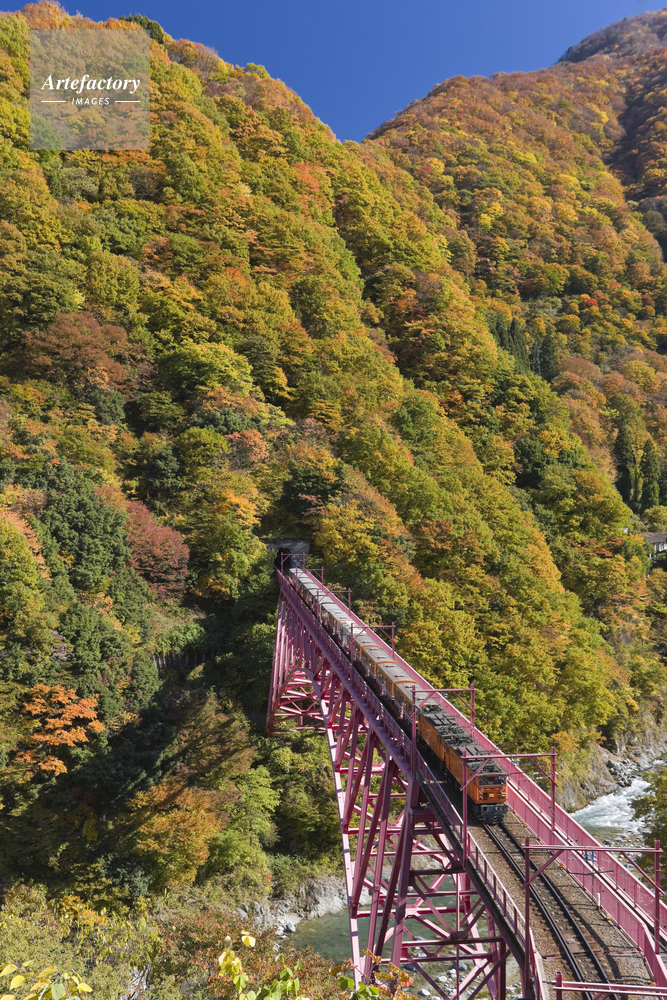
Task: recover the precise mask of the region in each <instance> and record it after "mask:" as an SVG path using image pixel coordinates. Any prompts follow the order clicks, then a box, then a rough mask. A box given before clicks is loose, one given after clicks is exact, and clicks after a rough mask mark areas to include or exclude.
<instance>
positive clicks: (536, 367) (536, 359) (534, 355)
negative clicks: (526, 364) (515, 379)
mask: <svg viewBox="0 0 667 1000" xmlns="http://www.w3.org/2000/svg"><path fill="white" fill-rule="evenodd" d="M530 370H531V372H534V373H535V375H541V374H542V351H541V349H540V342H539V340H538V338H537V337H535V340H534V341H533V346H532V347H531V349H530Z"/></svg>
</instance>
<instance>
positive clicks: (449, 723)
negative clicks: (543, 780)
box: [421, 703, 507, 775]
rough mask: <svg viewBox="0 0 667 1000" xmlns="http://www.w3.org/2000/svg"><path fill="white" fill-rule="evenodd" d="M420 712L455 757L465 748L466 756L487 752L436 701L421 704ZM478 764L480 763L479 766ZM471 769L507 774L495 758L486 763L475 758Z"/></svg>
mask: <svg viewBox="0 0 667 1000" xmlns="http://www.w3.org/2000/svg"><path fill="white" fill-rule="evenodd" d="M421 712H422V714H423V715H424V716H425V717H426V718H427V719H428V720H429V722H430V723H432V725H433V726H434V728H435V729H436V730H437V731H438V732H439V733H440V734H441V736H442V738H443V739H444V740H445V742H446V743H447V745H448V746H449V747H451V749H452V750H453V751H454V753H455V754H456V755H457V757H460V758H461V757H463V752H464V750H465V754H466V757H482V756H483V755H484V754H486V753H488V751H487V750H486V747H483V746H481V745H480V744H479V743H478V742H477V741H476V740H475V738H474V736H473V735H472V733H470V732H468V731H467V730H466V729H464V728H463V726H461V725H460V724H459V722H457V720H456V719H454V718H453V717H452V716H451V715H449V713H448V712H446V711H445V710H444V708H442V707H441V706H440V705H438V704H437V703H431V704H426V705H423V706H422V708H421ZM480 765H482V766H481V767H480ZM471 767H472V769H473V770H477V768H478V767H480V770H479V772H478V773H479V774H480V775H485V774H507V772H506V770H505V768H504V767H502V766H501V765H500V764H499V763H498V762H497V761H496V760H494V759H493V758H490V759H489V760H488V761H487V762H486V763H483V762H482V761H481V760H476V761H474V762H473V764H471Z"/></svg>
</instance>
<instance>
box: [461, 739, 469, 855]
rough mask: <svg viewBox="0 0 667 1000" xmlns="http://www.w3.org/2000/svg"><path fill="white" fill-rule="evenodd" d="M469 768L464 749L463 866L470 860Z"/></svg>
mask: <svg viewBox="0 0 667 1000" xmlns="http://www.w3.org/2000/svg"><path fill="white" fill-rule="evenodd" d="M467 771H468V767H467V765H466V748H465V747H464V748H463V777H462V780H461V791H462V792H463V864H464V865H465V863H466V861H467V860H468V784H467V782H468V774H467Z"/></svg>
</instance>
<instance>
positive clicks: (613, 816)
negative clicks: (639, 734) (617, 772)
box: [572, 762, 657, 840]
mask: <svg viewBox="0 0 667 1000" xmlns="http://www.w3.org/2000/svg"><path fill="white" fill-rule="evenodd" d="M656 763H657V762H656ZM647 788H648V781H644V779H643V778H635V779H634V781H633V782H632V784H631V785H628V787H627V788H619V789H618V790H617V791H615V792H610V793H609V794H608V795H600V796H599V797H598V798H597V799H593V801H592V802H589V803H588V805H587V806H584V808H583V809H579V810H578V811H577V812H575V813H572V818H573V819H576V821H577V823H580V824H581V826H583V828H584V830H588V832H589V833H591V834H592V835H593V836H594V837H596V838H597V839H598V840H602V839H607V840H616V839H618V838H619V836H621V837H632V836H637V835H638V834H641V832H642V830H643V823H642V821H641V820H637V819H635V818H634V813H633V811H632V802H633V801H634V800H635V799H637V798H639V796H640V795H643V794H644V792H645V791H646V789H647Z"/></svg>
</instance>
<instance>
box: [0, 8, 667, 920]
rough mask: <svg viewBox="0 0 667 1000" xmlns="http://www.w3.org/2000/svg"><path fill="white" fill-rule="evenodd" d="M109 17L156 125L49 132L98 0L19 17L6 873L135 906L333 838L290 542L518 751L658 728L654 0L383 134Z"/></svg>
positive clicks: (233, 879)
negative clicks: (284, 705) (350, 124)
mask: <svg viewBox="0 0 667 1000" xmlns="http://www.w3.org/2000/svg"><path fill="white" fill-rule="evenodd" d="M105 26H106V27H109V28H114V29H120V30H127V31H135V30H141V29H142V28H145V29H147V30H149V31H150V35H151V62H152V80H151V119H152V126H151V129H152V132H151V151H150V153H137V152H133V153H105V152H62V153H58V152H42V153H39V152H38V153H34V152H29V149H28V147H29V117H28V99H27V94H28V82H29V70H28V56H29V31H30V28H31V27H32V28H38V27H41V28H61V29H63V30H67V29H68V28H72V27H80V28H93V27H98V25H96V24H94V23H93V22H90V21H87V20H86V19H85V18H81V17H79V16H77V17H71V16H70V15H68V14H67V13H65V11H64V10H63V9H62V8H60V7H59V6H58V5H57V4H55V3H53V2H44V3H40V4H29V5H28V6H26V7H24V8H23V10H22V11H21V12H19V13H11V14H4V15H2V16H1V17H0V72H1V74H2V82H1V84H0V112H1V113H0V135H1V139H0V156H1V163H0V172H1V176H0V241H1V254H0V341H1V342H0V348H1V351H2V354H1V356H0V366H1V368H0V396H1V399H0V423H1V427H0V451H1V454H0V476H1V478H2V485H1V491H0V545H1V547H2V559H1V560H0V617H1V629H2V639H1V643H2V650H1V653H0V717H1V719H2V725H1V730H0V741H1V743H0V764H1V765H2V770H1V771H0V796H1V799H2V811H1V812H0V831H1V832H0V841H1V851H0V880H1V881H2V883H3V885H5V886H7V887H9V886H11V885H13V884H15V883H17V882H21V881H24V880H27V879H31V880H33V881H34V882H36V883H41V884H43V885H45V886H46V889H47V893H48V894H50V895H51V897H57V898H61V899H63V898H65V899H68V900H70V901H71V900H74V901H75V903H76V905H79V904H81V905H83V903H84V902H85V904H86V905H88V906H92V907H93V908H99V907H101V906H106V907H108V908H110V909H114V908H115V909H117V910H122V909H123V908H124V907H126V906H129V905H131V904H132V902H133V900H136V899H137V897H145V896H148V895H150V894H151V893H156V892H161V891H163V890H167V889H174V887H178V886H182V885H189V884H192V883H195V882H196V883H198V884H199V885H216V886H219V887H222V889H224V891H226V892H234V891H239V890H240V889H241V888H242V889H243V891H250V892H252V893H254V894H255V895H256V897H257V898H259V897H261V895H262V894H263V893H265V892H266V891H267V890H269V889H271V887H273V889H274V891H276V892H279V891H281V889H282V888H284V887H285V886H286V885H288V884H292V883H291V882H290V879H291V880H292V882H293V880H294V878H295V877H296V875H297V874H298V872H299V871H301V870H311V869H312V867H313V866H317V865H318V864H326V863H332V864H333V863H334V861H333V860H331V861H330V862H328V861H327V860H326V859H327V858H329V859H335V858H336V856H337V846H338V823H337V818H336V814H335V809H334V806H333V801H332V788H331V785H330V778H329V771H328V763H327V752H326V748H325V745H324V744H323V743H322V741H321V740H320V739H319V738H318V737H317V736H303V735H302V736H298V735H294V734H292V735H290V734H279V735H277V736H276V737H272V738H271V739H268V738H267V737H266V736H265V735H264V734H263V730H262V726H261V719H262V713H263V710H264V708H265V705H266V698H267V692H268V678H269V671H270V660H271V651H272V646H273V636H274V620H275V618H274V616H275V606H276V601H277V591H276V588H275V584H274V581H273V577H272V556H271V554H270V553H268V552H267V550H266V547H265V544H264V540H266V539H272V538H273V539H275V538H281V537H284V536H299V537H308V538H309V539H310V540H311V548H312V552H313V556H312V562H313V565H318V566H319V565H321V564H324V567H325V574H326V577H327V579H328V580H329V581H330V582H331V583H332V584H333V585H338V586H344V587H348V586H351V587H352V594H353V600H354V605H355V608H356V609H357V610H358V611H359V613H361V614H362V615H364V616H366V617H367V618H368V619H369V620H370V621H372V622H391V621H395V622H396V623H397V625H398V638H397V642H398V648H399V649H400V651H401V652H402V654H403V655H404V656H406V658H407V659H409V660H410V661H411V662H412V663H413V664H414V666H416V667H417V668H418V669H420V670H421V671H422V672H423V673H424V674H425V675H426V676H427V677H428V678H429V679H431V680H433V681H436V682H438V684H440V685H454V686H458V685H465V684H468V683H469V682H470V681H474V683H475V685H476V689H477V692H478V699H477V700H478V718H479V723H480V725H481V726H482V727H483V728H484V729H485V730H486V732H487V733H488V734H489V735H490V736H492V737H493V738H495V739H497V740H498V741H499V742H500V743H501V744H502V745H503V746H504V747H506V748H508V749H518V748H521V749H524V750H538V749H544V748H545V747H549V746H550V745H551V744H552V742H555V743H556V745H557V746H558V748H559V751H560V752H561V754H562V768H563V770H567V768H569V769H570V770H572V769H575V770H576V768H577V767H579V768H582V767H584V766H585V760H586V749H587V747H588V746H589V745H590V742H591V740H595V739H612V738H614V736H617V735H618V734H623V733H627V732H628V731H630V732H632V731H633V730H637V729H638V728H640V727H645V726H646V725H647V720H651V719H652V720H654V721H655V722H657V723H659V722H660V720H661V718H662V713H663V698H664V694H665V690H666V689H667V674H666V667H665V659H664V657H665V655H667V575H666V574H665V573H664V572H663V571H662V570H661V569H660V568H656V569H654V570H653V571H652V572H651V574H650V575H647V569H648V555H647V552H648V550H647V547H646V545H645V543H644V541H643V539H642V537H641V533H642V531H645V530H646V529H647V528H655V529H660V528H665V529H667V270H666V268H665V265H664V263H663V248H667V196H665V195H664V194H663V193H662V192H663V191H664V182H665V175H666V174H667V165H666V164H667V160H666V159H665V148H664V147H665V146H666V145H667V131H666V129H667V125H666V124H665V122H664V116H665V112H666V110H667V70H666V69H665V48H666V46H665V45H664V44H663V35H664V34H666V33H667V11H663V12H660V13H657V14H647V15H642V16H641V17H639V18H634V19H632V20H629V21H627V22H622V23H620V24H618V25H615V26H613V27H612V28H609V29H606V30H605V31H602V32H599V33H598V34H596V35H594V36H591V38H589V39H587V40H585V41H584V42H582V43H581V44H580V45H579V46H576V47H575V48H574V49H571V50H569V51H568V53H567V55H566V57H565V58H564V60H563V61H562V62H560V63H559V64H557V65H556V66H554V67H552V68H551V69H549V70H545V71H541V72H536V73H518V74H511V75H506V74H499V75H497V76H494V77H493V78H491V79H486V78H472V79H470V80H467V79H464V78H462V77H455V78H453V79H451V80H448V81H446V82H445V83H443V84H441V85H440V86H438V87H436V88H435V89H434V90H433V91H432V92H431V93H430V94H429V95H428V96H427V97H426V98H424V99H423V100H420V101H416V102H415V103H413V104H412V105H410V106H409V107H408V108H407V109H406V110H405V111H404V112H402V113H401V114H399V115H397V116H396V118H395V119H393V120H392V121H390V122H388V123H385V124H384V125H382V126H381V127H380V128H378V129H377V130H376V131H375V132H374V133H373V134H372V135H371V136H370V137H369V138H368V139H367V140H366V141H365V142H364V143H362V144H361V145H358V144H356V143H352V142H346V143H343V144H341V143H339V142H338V141H337V140H336V139H335V137H334V136H333V135H332V133H331V132H330V130H329V129H328V128H327V127H326V126H325V125H323V124H322V123H321V122H319V121H318V120H317V119H316V118H315V117H314V116H313V114H312V113H311V111H310V110H309V109H308V108H307V107H306V106H305V105H304V104H303V102H302V101H301V100H300V99H299V98H298V97H297V96H296V95H295V94H294V93H293V92H292V91H290V90H289V89H288V87H286V86H285V85H284V84H283V83H282V82H280V81H277V80H273V79H271V78H270V77H269V75H268V73H267V72H266V71H265V70H264V68H263V67H261V66H256V65H253V64H249V65H247V66H246V67H234V66H231V65H229V64H228V63H226V62H224V60H222V59H220V58H219V57H218V56H217V55H216V54H215V53H214V52H212V51H211V50H210V49H208V48H206V47H205V46H203V45H201V44H199V43H196V42H191V41H183V40H181V41H176V40H174V39H172V38H171V37H170V36H169V35H168V34H166V33H165V31H164V30H163V28H162V27H160V25H158V24H157V23H155V22H149V21H146V19H145V18H142V17H140V16H138V15H137V16H134V17H133V18H124V19H120V20H115V19H111V20H109V21H108V22H105ZM663 213H664V214H663ZM195 650H197V651H199V650H205V651H207V658H206V661H205V663H204V664H203V665H200V666H198V667H196V668H194V669H192V668H188V669H186V668H172V669H170V670H168V671H164V672H162V673H161V674H158V671H157V669H156V667H155V665H154V660H153V657H154V655H155V654H157V653H164V652H168V651H179V652H180V651H195ZM323 859H324V860H323ZM309 866H310V867H309ZM295 873H296V874H295ZM76 901H79V902H76ZM72 905H74V904H72Z"/></svg>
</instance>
